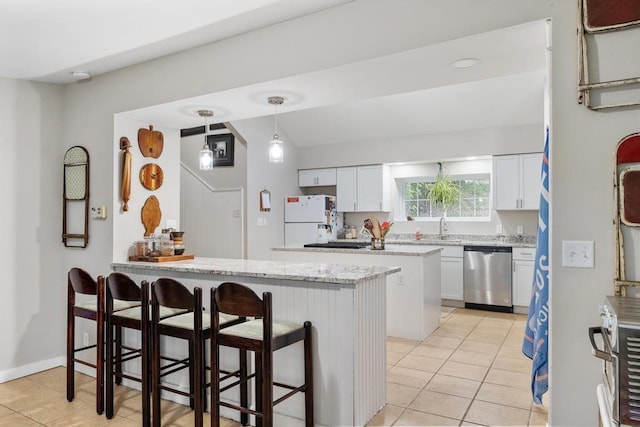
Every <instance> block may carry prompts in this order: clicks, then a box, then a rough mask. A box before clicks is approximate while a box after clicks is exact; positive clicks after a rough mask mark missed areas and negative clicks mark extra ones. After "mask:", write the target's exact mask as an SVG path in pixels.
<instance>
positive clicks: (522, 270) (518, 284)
mask: <svg viewBox="0 0 640 427" xmlns="http://www.w3.org/2000/svg"><path fill="white" fill-rule="evenodd" d="M535 256H536V250H535V248H513V253H512V260H513V261H512V262H513V268H512V272H513V281H512V283H513V305H514V306H523V307H529V303H530V302H531V289H532V286H533V269H534V262H535Z"/></svg>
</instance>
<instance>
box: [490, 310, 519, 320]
mask: <svg viewBox="0 0 640 427" xmlns="http://www.w3.org/2000/svg"><path fill="white" fill-rule="evenodd" d="M484 313H485V315H484V317H485V318H487V319H505V320H511V321H514V320H517V319H519V318H520V316H524V315H523V314H514V313H501V312H498V311H485V312H484Z"/></svg>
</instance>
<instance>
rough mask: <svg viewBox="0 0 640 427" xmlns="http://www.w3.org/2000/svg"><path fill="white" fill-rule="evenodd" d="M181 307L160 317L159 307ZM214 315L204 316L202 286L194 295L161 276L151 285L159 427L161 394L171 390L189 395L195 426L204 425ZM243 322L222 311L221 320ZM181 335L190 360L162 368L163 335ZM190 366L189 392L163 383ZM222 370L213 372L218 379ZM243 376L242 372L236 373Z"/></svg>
mask: <svg viewBox="0 0 640 427" xmlns="http://www.w3.org/2000/svg"><path fill="white" fill-rule="evenodd" d="M161 307H165V308H170V309H182V310H187V312H186V313H183V314H179V315H176V316H171V317H168V318H165V319H162V318H161V312H160V308H161ZM210 319H211V317H210V316H208V315H206V316H203V306H202V289H201V288H198V287H196V288H194V290H193V294H192V293H191V292H190V291H189V290H188V289H187V288H186V287H185V286H184V285H182V284H181V283H180V282H178V281H176V280H173V279H169V278H161V279H158V280H156V281H155V282H154V283H153V284H152V285H151V323H152V329H151V331H152V332H151V342H152V360H151V370H152V378H153V380H152V408H153V426H154V427H160V419H161V414H160V393H161V390H168V391H172V392H174V393H177V394H179V395H182V396H187V397H189V400H190V403H191V407H192V408H193V409H194V411H195V414H194V415H195V423H194V424H195V426H197V427H199V426H202V421H203V412H204V410H205V409H206V387H208V386H209V384H207V382H206V369H207V368H206V366H205V357H204V355H205V342H206V340H207V339H209V338H211V325H210ZM216 319H217V317H216ZM240 322H242V319H239V318H238V317H237V316H228V315H225V314H220V320H219V323H220V324H222V325H235V324H238V323H240ZM162 335H164V336H170V337H175V338H181V339H184V340H187V341H188V342H189V357H188V358H187V359H182V360H175V359H170V358H162V359H166V360H171V361H172V362H173V363H171V364H169V365H167V366H164V367H162V366H161V356H160V336H162ZM187 367H188V368H189V392H188V393H185V392H183V391H182V390H176V389H174V388H171V387H168V386H166V385H163V384H162V383H161V379H162V377H164V376H166V375H169V374H171V373H174V372H177V371H180V370H182V369H185V368H187ZM218 374H219V371H215V374H214V373H212V375H211V377H212V378H217V375H218ZM237 375H240V373H237Z"/></svg>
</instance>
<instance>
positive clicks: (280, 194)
mask: <svg viewBox="0 0 640 427" xmlns="http://www.w3.org/2000/svg"><path fill="white" fill-rule="evenodd" d="M233 125H234V127H235V128H236V129H237V130H238V132H240V134H241V135H242V136H243V137H244V138H245V139H246V141H247V236H248V241H249V245H248V248H247V258H249V259H266V260H270V259H272V258H271V248H272V247H274V246H282V245H284V198H285V197H286V196H288V195H291V194H300V189H299V188H298V169H297V164H298V153H297V150H296V148H295V147H294V146H293V145H292V144H291V142H290V140H289V139H288V138H287V135H286V134H285V133H283V132H279V134H280V138H281V139H282V140H283V141H284V163H269V162H268V159H269V141H270V140H271V137H272V136H273V126H274V122H273V118H271V117H262V118H259V119H251V120H242V121H237V122H234V123H233ZM265 189H266V190H268V191H270V192H271V211H270V212H261V211H260V199H259V194H260V192H261V191H262V190H265ZM258 220H260V223H261V224H264V225H258ZM264 221H266V224H265V222H264Z"/></svg>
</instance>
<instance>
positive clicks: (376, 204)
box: [336, 165, 390, 212]
mask: <svg viewBox="0 0 640 427" xmlns="http://www.w3.org/2000/svg"><path fill="white" fill-rule="evenodd" d="M389 199H390V196H389V177H388V169H387V168H386V167H385V166H384V165H367V166H352V167H345V168H338V170H337V184H336V205H337V209H338V211H339V212H383V211H388V210H389Z"/></svg>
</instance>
